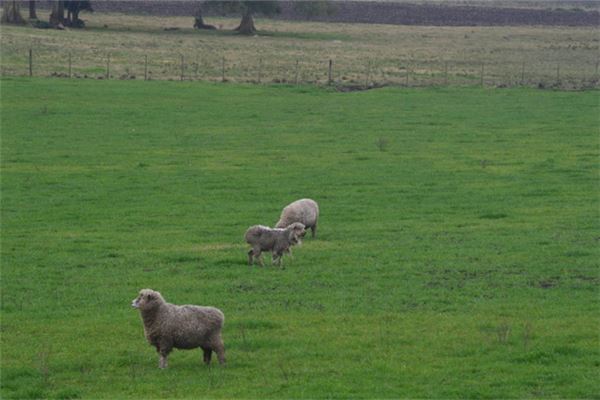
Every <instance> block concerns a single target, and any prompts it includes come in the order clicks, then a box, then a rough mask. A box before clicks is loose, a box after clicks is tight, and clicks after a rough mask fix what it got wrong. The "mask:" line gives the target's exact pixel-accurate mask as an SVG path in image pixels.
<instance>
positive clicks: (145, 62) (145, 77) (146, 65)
mask: <svg viewBox="0 0 600 400" xmlns="http://www.w3.org/2000/svg"><path fill="white" fill-rule="evenodd" d="M144 80H145V81H147V80H148V54H145V55H144Z"/></svg>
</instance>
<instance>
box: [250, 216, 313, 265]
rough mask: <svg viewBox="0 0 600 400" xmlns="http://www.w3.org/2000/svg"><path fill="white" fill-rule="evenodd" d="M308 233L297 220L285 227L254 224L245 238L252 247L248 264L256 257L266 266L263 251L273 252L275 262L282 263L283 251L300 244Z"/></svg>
mask: <svg viewBox="0 0 600 400" xmlns="http://www.w3.org/2000/svg"><path fill="white" fill-rule="evenodd" d="M305 234H306V230H305V229H304V225H303V224H301V223H300V222H295V223H293V224H291V225H290V226H288V227H286V228H285V229H281V228H275V229H273V228H269V227H268V226H263V225H254V226H251V227H250V228H248V230H247V231H246V234H245V235H244V238H245V239H246V243H248V244H249V245H250V246H252V248H251V249H250V250H249V251H248V265H252V264H253V261H254V259H256V260H258V261H259V262H260V265H261V266H263V267H264V263H263V260H262V256H261V252H263V251H270V252H272V253H273V264H277V265H281V257H282V256H283V253H285V252H289V250H290V247H292V246H294V245H296V244H300V243H301V242H302V238H303V237H304V235H305Z"/></svg>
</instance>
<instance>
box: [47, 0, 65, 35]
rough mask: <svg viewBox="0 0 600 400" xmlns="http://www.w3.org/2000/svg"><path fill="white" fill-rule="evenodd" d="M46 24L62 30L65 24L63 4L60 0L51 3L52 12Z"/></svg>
mask: <svg viewBox="0 0 600 400" xmlns="http://www.w3.org/2000/svg"><path fill="white" fill-rule="evenodd" d="M48 23H49V24H50V26H51V27H53V28H58V29H64V27H65V26H64V23H65V2H64V1H62V0H54V1H53V2H52V11H51V12H50V18H49V20H48Z"/></svg>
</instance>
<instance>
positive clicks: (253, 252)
mask: <svg viewBox="0 0 600 400" xmlns="http://www.w3.org/2000/svg"><path fill="white" fill-rule="evenodd" d="M254 260H258V262H259V263H260V266H261V267H264V266H265V263H264V262H263V259H262V254H261V251H260V249H255V248H252V249H250V250H249V251H248V265H252V264H253V261H254Z"/></svg>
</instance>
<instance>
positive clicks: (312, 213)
mask: <svg viewBox="0 0 600 400" xmlns="http://www.w3.org/2000/svg"><path fill="white" fill-rule="evenodd" d="M318 220H319V205H318V204H317V202H316V201H314V200H311V199H301V200H296V201H294V202H293V203H291V204H288V205H287V206H285V208H284V209H283V211H282V212H281V217H279V221H278V222H277V224H276V225H275V228H285V227H286V226H288V225H290V224H293V223H294V222H301V223H302V224H304V226H305V227H306V229H308V228H310V230H311V231H312V237H315V235H316V234H317V222H318Z"/></svg>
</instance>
